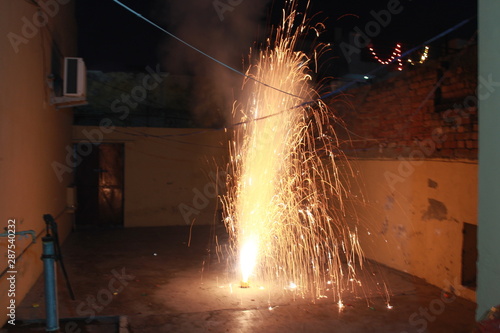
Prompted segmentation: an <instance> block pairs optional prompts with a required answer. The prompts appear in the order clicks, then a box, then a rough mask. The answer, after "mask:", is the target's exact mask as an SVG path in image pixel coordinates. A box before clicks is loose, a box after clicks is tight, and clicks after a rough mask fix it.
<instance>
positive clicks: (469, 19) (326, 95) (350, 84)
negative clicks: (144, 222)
mask: <svg viewBox="0 0 500 333" xmlns="http://www.w3.org/2000/svg"><path fill="white" fill-rule="evenodd" d="M113 1H114V2H115V3H117V4H119V5H120V6H122V7H123V8H125V9H126V10H127V11H129V12H131V13H132V14H134V15H136V16H137V17H139V18H140V19H142V20H144V21H145V22H147V23H149V24H151V25H153V26H154V27H156V28H157V29H159V30H161V31H162V32H164V33H166V34H167V35H169V36H171V37H172V38H174V39H176V40H177V41H179V42H180V43H182V44H184V45H186V46H188V47H189V48H191V49H193V50H195V51H196V52H198V53H200V54H202V55H204V56H205V57H207V58H209V59H211V60H213V61H214V62H216V63H218V64H220V65H222V66H224V67H226V68H227V69H229V70H231V71H233V72H236V73H237V74H240V75H242V76H243V77H245V78H248V79H251V80H254V81H255V82H257V83H259V84H262V85H264V86H266V87H268V88H271V89H274V90H277V91H279V92H282V93H284V94H287V95H290V96H293V97H297V98H300V99H303V98H301V97H299V96H296V95H294V94H291V93H289V92H286V91H283V90H281V89H279V88H276V87H273V86H270V85H268V84H266V83H264V82H261V81H259V80H257V79H255V78H254V77H252V76H249V75H248V74H245V73H243V72H241V71H239V70H237V69H235V68H233V67H231V66H229V65H227V64H225V63H224V62H222V61H220V60H218V59H216V58H214V57H212V56H210V55H209V54H207V53H205V52H203V51H202V50H200V49H198V48H197V47H195V46H193V45H191V44H189V43H188V42H186V41H184V40H183V39H181V38H179V37H177V36H176V35H174V34H172V33H171V32H169V31H167V30H166V29H164V28H163V27H161V26H159V25H158V24H156V23H154V22H153V21H151V20H149V19H148V18H146V17H144V16H143V15H141V14H140V13H138V12H136V11H135V10H133V9H131V8H130V7H128V6H126V5H125V4H123V3H121V2H120V1H118V0H113ZM473 19H474V17H470V18H467V19H465V20H462V21H461V22H459V23H458V24H456V25H454V26H452V27H450V28H448V29H447V30H445V31H443V32H441V33H439V34H437V35H435V36H433V37H432V38H430V39H428V40H426V41H425V42H423V43H421V44H420V45H418V46H415V47H414V48H412V49H410V50H408V51H406V52H404V53H402V54H401V56H399V57H397V58H395V59H393V60H392V61H391V62H390V63H389V64H391V63H393V62H395V61H398V60H400V59H401V58H404V57H407V56H408V55H410V54H412V53H414V52H416V51H417V50H419V49H420V48H422V47H424V46H425V45H428V44H430V43H432V42H434V41H436V40H438V39H440V38H442V37H444V36H446V35H448V34H450V33H451V32H453V31H455V30H457V29H459V28H460V27H462V26H464V25H465V24H467V23H469V22H470V21H472V20H473ZM389 64H388V65H389ZM385 66H387V65H382V66H380V67H378V68H375V69H374V70H372V71H370V72H368V73H367V74H366V75H367V76H372V75H374V74H376V73H377V72H379V71H380V70H381V69H383V68H384V67H385ZM355 83H356V82H351V83H348V84H346V85H344V86H342V87H340V88H338V89H336V90H334V91H332V92H330V93H327V94H325V95H322V96H320V97H318V98H316V99H313V100H308V101H304V102H303V103H301V104H298V105H295V106H293V107H291V108H288V109H285V110H281V111H278V112H276V113H274V114H271V115H268V116H265V117H259V118H255V119H250V120H246V121H241V122H238V123H234V124H231V125H229V126H226V127H222V128H217V129H212V130H224V131H225V130H228V129H230V128H234V127H238V126H241V125H244V124H247V123H250V122H253V121H259V120H264V119H267V118H270V117H273V116H277V115H279V114H281V113H283V112H287V111H290V110H293V109H296V108H300V107H304V106H307V105H310V104H313V103H317V102H318V101H321V100H324V99H327V98H330V97H333V96H336V95H339V94H340V93H342V92H343V91H345V90H347V89H348V88H350V87H352V86H353V85H354V84H355ZM198 133H199V131H198V132H194V133H192V134H182V135H183V136H186V135H195V134H198ZM170 136H176V135H170Z"/></svg>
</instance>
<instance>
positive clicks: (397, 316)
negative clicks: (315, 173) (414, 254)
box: [0, 226, 475, 333]
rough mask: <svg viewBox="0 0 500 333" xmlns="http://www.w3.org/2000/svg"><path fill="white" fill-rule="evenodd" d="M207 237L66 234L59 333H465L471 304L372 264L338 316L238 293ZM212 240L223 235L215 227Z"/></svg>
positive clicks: (37, 298) (196, 231)
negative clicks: (71, 292) (70, 290)
mask: <svg viewBox="0 0 500 333" xmlns="http://www.w3.org/2000/svg"><path fill="white" fill-rule="evenodd" d="M215 233H216V232H215V230H214V228H210V227H205V226H194V227H193V229H192V232H191V234H190V229H189V228H188V227H164V228H130V229H116V230H100V231H78V232H74V233H72V234H71V235H70V236H69V238H68V239H67V240H66V242H65V243H64V245H63V247H62V252H63V256H64V262H65V264H66V269H67V271H68V275H69V278H70V282H71V285H72V287H73V290H74V292H75V295H76V300H75V301H72V300H71V299H70V297H69V293H68V291H67V288H66V286H65V281H64V279H63V276H62V275H61V274H60V275H59V277H58V279H59V280H58V284H59V289H58V290H59V317H60V318H65V319H67V320H66V321H65V322H63V323H62V324H61V332H127V331H128V332H131V333H161V332H340V333H349V332H353V333H354V332H356V333H358V332H373V333H378V332H383V333H388V332H398V333H404V332H406V333H415V332H418V333H422V332H439V333H446V332H450V333H452V332H453V333H460V332H464V333H465V332H471V331H472V329H473V327H474V324H475V323H474V313H475V304H474V303H472V302H470V301H467V300H465V299H462V298H460V297H457V296H455V295H451V294H443V292H442V291H441V290H439V289H438V288H436V287H433V286H431V285H428V284H426V283H425V282H424V281H422V280H421V279H418V278H415V277H412V276H409V275H407V274H404V273H401V272H397V271H394V270H391V269H388V268H386V267H383V266H380V265H377V264H375V263H368V264H367V265H365V266H364V268H363V271H362V274H360V280H361V281H362V284H363V286H364V288H363V289H359V290H357V292H356V293H347V294H345V295H344V296H343V302H344V305H345V306H344V307H343V308H342V309H340V308H339V306H338V305H337V303H336V301H334V300H333V299H331V298H321V299H318V300H316V301H315V302H312V301H311V300H309V299H303V298H294V297H293V293H292V292H291V291H286V290H273V288H265V289H259V288H256V287H252V288H249V289H242V288H239V287H238V286H239V284H238V281H237V279H235V278H233V277H232V276H233V274H232V273H231V270H230V269H228V265H227V264H226V262H225V261H224V260H222V261H221V262H219V260H218V257H217V255H215V253H216V252H217V251H215V245H214V244H213V242H210V240H211V239H213V237H211V236H210V235H212V236H213V235H214V234H215ZM217 233H219V236H221V235H224V234H225V233H224V231H223V228H220V227H219V228H218V229H217ZM190 235H191V237H190ZM223 243H224V240H223V237H221V238H220V244H223ZM188 245H189V246H188ZM219 258H220V257H219ZM385 285H387V286H388V290H389V296H390V304H391V305H392V306H393V308H392V309H389V308H388V307H387V300H388V294H387V292H386V291H385V290H386V289H385ZM43 296H44V293H43V279H42V278H40V279H39V280H38V282H37V284H36V285H35V286H34V287H33V288H32V290H31V291H30V293H29V294H28V295H27V297H26V298H25V300H24V301H23V302H22V304H21V305H20V306H19V307H18V309H17V316H18V318H19V319H18V320H24V321H25V322H26V323H30V322H31V323H34V322H36V320H40V319H43V318H44V317H45V310H44V297H43ZM71 318H74V319H71ZM109 318H116V320H115V324H114V325H110V321H109V320H107V319H109ZM93 319H95V321H92V320H93ZM120 320H121V323H120ZM111 321H112V320H111ZM38 325H39V326H40V324H39V323H38ZM77 325H79V326H78V327H77ZM120 325H121V327H122V328H121V330H120V329H119V326H120ZM18 329H19V328H18ZM24 329H25V330H24V332H34V331H40V330H41V329H40V327H38V328H34V327H30V326H29V325H28V326H25V328H24ZM0 331H1V330H0ZM2 332H11V330H3V331H2ZM12 332H14V331H13V330H12ZM15 332H20V330H17V331H15Z"/></svg>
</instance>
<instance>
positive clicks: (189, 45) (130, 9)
mask: <svg viewBox="0 0 500 333" xmlns="http://www.w3.org/2000/svg"><path fill="white" fill-rule="evenodd" d="M113 1H114V2H116V3H117V4H119V5H120V6H122V7H123V8H125V9H126V10H128V11H129V12H131V13H132V14H135V15H136V16H137V17H139V18H141V19H142V20H144V21H146V22H147V23H149V24H151V25H152V26H154V27H156V28H158V29H159V30H161V31H163V32H164V33H166V34H167V35H169V36H170V37H172V38H174V39H176V40H177V41H179V42H181V43H182V44H184V45H186V46H187V47H189V48H191V49H193V50H195V51H196V52H198V53H200V54H202V55H204V56H205V57H207V58H208V59H210V60H213V61H215V62H216V63H218V64H219V65H221V66H224V67H226V68H227V69H229V70H231V71H233V72H235V73H237V74H240V75H242V76H244V77H246V78H247V79H250V80H253V81H255V82H257V83H259V84H262V85H263V86H266V87H268V88H271V89H274V90H276V91H279V92H281V93H283V94H286V95H290V96H293V97H296V98H299V99H304V98H302V97H300V96H297V95H294V94H292V93H289V92H287V91H284V90H281V89H279V88H276V87H273V86H271V85H269V84H267V83H265V82H262V81H259V80H257V79H256V78H254V77H253V76H251V75H248V74H245V73H243V72H241V71H239V70H237V69H236V68H233V67H231V66H229V65H228V64H225V63H224V62H222V61H220V60H218V59H216V58H214V57H212V56H211V55H209V54H207V53H205V52H203V51H202V50H200V49H199V48H197V47H195V46H194V45H192V44H189V43H188V42H186V41H184V40H183V39H181V38H179V37H177V36H176V35H174V34H173V33H171V32H169V31H167V30H166V29H164V28H163V27H161V26H160V25H158V24H156V23H154V22H153V21H151V20H150V19H148V18H146V17H144V16H142V15H141V14H139V13H138V12H136V11H135V10H133V9H132V8H130V7H128V6H126V5H124V4H123V3H121V2H120V1H118V0H113Z"/></svg>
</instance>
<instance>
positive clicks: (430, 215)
mask: <svg viewBox="0 0 500 333" xmlns="http://www.w3.org/2000/svg"><path fill="white" fill-rule="evenodd" d="M427 201H428V202H429V206H427V210H426V211H425V212H424V214H423V215H422V219H423V220H424V221H425V220H430V219H435V220H439V221H442V220H446V218H447V215H448V208H446V205H445V204H444V203H442V202H441V201H439V200H436V199H431V198H428V199H427Z"/></svg>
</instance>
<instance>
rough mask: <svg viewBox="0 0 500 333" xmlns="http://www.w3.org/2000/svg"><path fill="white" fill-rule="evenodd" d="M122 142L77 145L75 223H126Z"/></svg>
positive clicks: (77, 224)
mask: <svg viewBox="0 0 500 333" xmlns="http://www.w3.org/2000/svg"><path fill="white" fill-rule="evenodd" d="M123 154H124V149H123V144H122V143H102V144H99V145H91V144H89V143H77V144H75V155H76V156H77V157H81V158H82V160H81V161H80V163H78V165H77V167H76V170H75V185H76V191H77V200H78V206H77V210H76V216H75V218H76V221H75V222H76V226H77V228H79V227H80V228H81V227H121V226H123V188H124V187H123V179H124V172H123V164H124V163H123V161H124V158H123Z"/></svg>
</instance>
